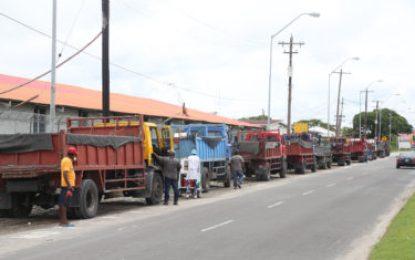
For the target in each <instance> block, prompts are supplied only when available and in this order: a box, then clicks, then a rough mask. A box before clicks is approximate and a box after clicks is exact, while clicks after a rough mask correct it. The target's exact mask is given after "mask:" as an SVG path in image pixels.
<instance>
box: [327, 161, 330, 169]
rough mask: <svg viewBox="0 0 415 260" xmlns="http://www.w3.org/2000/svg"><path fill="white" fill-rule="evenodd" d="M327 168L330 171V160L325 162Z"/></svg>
mask: <svg viewBox="0 0 415 260" xmlns="http://www.w3.org/2000/svg"><path fill="white" fill-rule="evenodd" d="M327 168H328V169H331V160H328V161H327Z"/></svg>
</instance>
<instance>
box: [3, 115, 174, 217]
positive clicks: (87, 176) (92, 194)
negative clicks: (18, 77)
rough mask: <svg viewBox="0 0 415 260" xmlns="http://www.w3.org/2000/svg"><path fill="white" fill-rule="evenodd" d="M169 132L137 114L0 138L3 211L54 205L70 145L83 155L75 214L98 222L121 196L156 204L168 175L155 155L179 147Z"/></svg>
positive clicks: (20, 212)
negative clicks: (104, 207)
mask: <svg viewBox="0 0 415 260" xmlns="http://www.w3.org/2000/svg"><path fill="white" fill-rule="evenodd" d="M170 131H171V130H170V128H168V127H160V126H156V125H155V124H152V123H145V122H144V121H143V116H134V117H97V118H69V119H68V120H67V129H66V130H65V131H60V132H59V133H45V134H15V135H1V136H0V211H1V212H2V213H3V214H7V215H11V216H13V217H26V216H28V215H29V214H30V212H31V210H32V207H33V205H37V206H40V207H42V208H44V209H48V208H52V207H54V206H55V205H56V204H57V199H58V195H59V190H60V178H61V172H60V161H61V159H62V157H63V156H64V155H65V154H66V153H67V150H68V148H69V147H70V146H74V147H75V148H76V149H77V151H78V155H77V161H76V162H75V163H74V170H75V173H76V187H75V192H74V197H73V200H72V202H71V204H70V206H69V209H68V212H69V213H70V214H71V215H74V216H75V217H78V218H93V217H94V216H95V215H96V214H97V211H98V206H99V203H100V201H101V200H102V199H105V198H107V197H113V196H120V195H122V196H131V197H137V198H145V200H146V202H147V204H150V205H152V204H157V203H159V202H160V201H161V198H162V194H163V176H162V172H161V170H160V168H159V167H158V166H157V165H155V164H154V163H153V159H152V154H153V152H154V151H156V150H157V152H158V153H160V154H162V153H165V152H166V151H167V150H171V149H174V147H173V139H172V135H171V132H170Z"/></svg>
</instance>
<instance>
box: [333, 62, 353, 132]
mask: <svg viewBox="0 0 415 260" xmlns="http://www.w3.org/2000/svg"><path fill="white" fill-rule="evenodd" d="M359 59H360V58H359V57H350V58H347V59H345V60H344V61H343V62H342V63H340V65H339V66H337V67H335V68H334V69H333V70H332V71H331V72H330V73H329V84H328V91H327V92H328V95H327V136H329V135H330V95H331V94H330V81H331V75H332V74H333V73H334V72H335V71H337V70H338V69H340V68H341V67H343V65H344V64H346V62H348V61H350V60H354V61H358V60H359Z"/></svg>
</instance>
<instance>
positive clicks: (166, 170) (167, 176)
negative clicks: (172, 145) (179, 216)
mask: <svg viewBox="0 0 415 260" xmlns="http://www.w3.org/2000/svg"><path fill="white" fill-rule="evenodd" d="M167 154H168V156H159V155H157V154H155V153H154V157H155V158H156V160H157V162H158V163H159V164H160V166H161V168H162V169H163V176H164V205H168V204H169V198H170V196H169V192H170V186H171V187H173V191H174V205H177V202H178V200H179V189H178V188H177V180H178V179H179V172H180V168H181V165H180V162H179V161H178V160H177V159H176V158H174V152H173V151H168V153H167Z"/></svg>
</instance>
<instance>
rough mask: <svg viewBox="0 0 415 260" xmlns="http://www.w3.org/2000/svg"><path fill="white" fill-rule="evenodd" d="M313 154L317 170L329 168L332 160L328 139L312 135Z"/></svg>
mask: <svg viewBox="0 0 415 260" xmlns="http://www.w3.org/2000/svg"><path fill="white" fill-rule="evenodd" d="M313 152H314V156H315V158H316V162H317V167H318V168H319V169H327V168H331V164H332V160H333V158H332V152H331V144H330V139H329V138H326V137H323V136H321V135H320V134H313Z"/></svg>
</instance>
